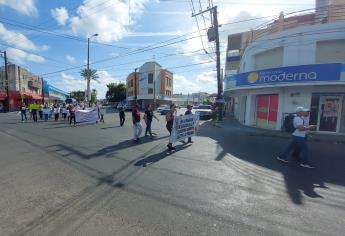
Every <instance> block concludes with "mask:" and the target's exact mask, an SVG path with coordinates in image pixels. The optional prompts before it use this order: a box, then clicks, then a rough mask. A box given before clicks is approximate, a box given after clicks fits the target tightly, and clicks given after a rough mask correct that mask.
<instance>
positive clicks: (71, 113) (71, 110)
mask: <svg viewBox="0 0 345 236" xmlns="http://www.w3.org/2000/svg"><path fill="white" fill-rule="evenodd" d="M75 111H76V109H75V108H74V106H73V105H70V108H69V125H70V126H71V125H72V120H73V124H74V127H75Z"/></svg>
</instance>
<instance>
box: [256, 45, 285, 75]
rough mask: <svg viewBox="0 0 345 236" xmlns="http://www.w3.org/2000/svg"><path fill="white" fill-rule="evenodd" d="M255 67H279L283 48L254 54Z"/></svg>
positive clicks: (257, 68)
mask: <svg viewBox="0 0 345 236" xmlns="http://www.w3.org/2000/svg"><path fill="white" fill-rule="evenodd" d="M254 60H255V69H256V70H262V69H267V68H274V67H280V66H282V65H283V48H282V47H279V48H274V49H271V50H267V51H264V52H261V53H258V54H256V55H255V56H254Z"/></svg>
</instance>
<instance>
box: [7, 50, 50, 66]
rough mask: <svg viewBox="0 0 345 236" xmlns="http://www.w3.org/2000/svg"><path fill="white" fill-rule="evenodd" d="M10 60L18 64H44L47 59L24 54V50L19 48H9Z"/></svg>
mask: <svg viewBox="0 0 345 236" xmlns="http://www.w3.org/2000/svg"><path fill="white" fill-rule="evenodd" d="M6 51H7V54H8V58H9V60H10V61H12V62H17V63H18V64H25V63H27V62H35V63H43V62H45V59H44V58H43V57H41V56H38V55H35V54H31V53H27V52H24V51H23V50H20V49H17V48H7V50H6Z"/></svg>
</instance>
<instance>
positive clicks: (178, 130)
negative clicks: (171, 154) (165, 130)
mask: <svg viewBox="0 0 345 236" xmlns="http://www.w3.org/2000/svg"><path fill="white" fill-rule="evenodd" d="M198 125H199V114H191V115H185V116H175V117H174V125H173V129H172V132H171V136H170V142H171V143H175V142H177V141H179V140H185V139H186V138H189V137H192V136H194V135H195V131H196V129H197V127H198Z"/></svg>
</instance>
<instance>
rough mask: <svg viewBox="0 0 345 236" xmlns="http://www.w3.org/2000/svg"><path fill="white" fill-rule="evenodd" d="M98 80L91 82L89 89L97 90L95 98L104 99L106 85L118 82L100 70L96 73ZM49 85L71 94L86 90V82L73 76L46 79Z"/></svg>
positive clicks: (62, 74)
mask: <svg viewBox="0 0 345 236" xmlns="http://www.w3.org/2000/svg"><path fill="white" fill-rule="evenodd" d="M97 73H98V75H99V78H98V79H97V81H93V80H92V81H91V89H96V90H97V98H98V99H104V98H105V94H106V92H107V90H108V88H107V84H110V83H118V82H120V80H118V79H117V78H115V77H114V76H112V75H111V74H110V73H109V72H108V71H105V70H100V71H98V72H97ZM48 80H49V82H50V83H52V84H53V85H55V86H57V87H58V88H61V89H63V90H65V91H68V92H71V91H76V90H82V91H85V90H86V80H85V79H84V78H81V77H80V76H73V75H69V74H66V73H63V72H62V73H61V74H60V78H59V79H58V80H56V79H48Z"/></svg>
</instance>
